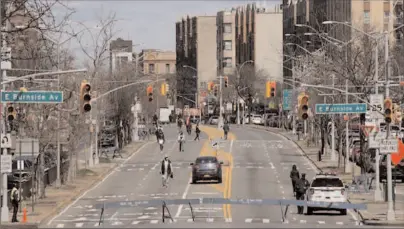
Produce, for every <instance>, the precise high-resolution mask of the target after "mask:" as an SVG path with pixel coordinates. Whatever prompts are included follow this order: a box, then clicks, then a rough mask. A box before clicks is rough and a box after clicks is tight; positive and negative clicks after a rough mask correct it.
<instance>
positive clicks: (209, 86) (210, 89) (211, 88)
mask: <svg viewBox="0 0 404 229" xmlns="http://www.w3.org/2000/svg"><path fill="white" fill-rule="evenodd" d="M214 86H215V84H214V83H213V82H209V83H208V91H212V90H213V87H214Z"/></svg>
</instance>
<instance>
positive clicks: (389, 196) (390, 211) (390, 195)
mask: <svg viewBox="0 0 404 229" xmlns="http://www.w3.org/2000/svg"><path fill="white" fill-rule="evenodd" d="M384 39H385V41H384V44H385V47H384V49H385V62H386V73H387V74H386V84H385V85H386V99H387V98H389V96H390V90H389V86H390V85H389V79H390V60H389V36H388V33H385V34H384ZM386 131H387V133H386V139H389V137H390V123H389V122H386ZM391 153H392V152H389V153H388V154H387V160H386V163H387V190H386V191H387V200H388V208H387V220H388V221H395V220H396V215H395V212H394V205H393V182H392V172H391Z"/></svg>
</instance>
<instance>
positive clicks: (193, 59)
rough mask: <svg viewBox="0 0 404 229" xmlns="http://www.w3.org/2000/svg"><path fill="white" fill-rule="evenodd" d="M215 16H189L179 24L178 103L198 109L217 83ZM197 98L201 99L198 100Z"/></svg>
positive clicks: (177, 26) (177, 43)
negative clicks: (198, 103)
mask: <svg viewBox="0 0 404 229" xmlns="http://www.w3.org/2000/svg"><path fill="white" fill-rule="evenodd" d="M216 33H217V31H216V16H195V17H189V16H186V17H184V18H182V20H181V21H179V22H177V23H176V72H177V74H178V76H177V95H178V98H177V102H178V104H179V106H180V107H181V105H189V106H190V107H195V102H194V101H199V102H202V101H203V100H204V98H205V97H206V96H207V84H208V82H209V81H213V80H216V76H217V60H216V58H217V53H216V47H217V46H216V42H217V40H216V35H217V34H216ZM196 94H198V95H199V96H198V98H196Z"/></svg>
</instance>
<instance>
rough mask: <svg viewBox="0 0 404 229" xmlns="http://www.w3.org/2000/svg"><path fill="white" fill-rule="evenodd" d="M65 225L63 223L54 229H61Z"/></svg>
mask: <svg viewBox="0 0 404 229" xmlns="http://www.w3.org/2000/svg"><path fill="white" fill-rule="evenodd" d="M64 226H65V225H64V224H63V223H59V224H58V225H56V228H63V227H64Z"/></svg>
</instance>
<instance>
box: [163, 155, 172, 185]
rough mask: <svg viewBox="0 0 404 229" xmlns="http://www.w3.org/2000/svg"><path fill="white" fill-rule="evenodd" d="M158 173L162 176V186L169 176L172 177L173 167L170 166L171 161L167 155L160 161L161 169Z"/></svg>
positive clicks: (166, 182)
mask: <svg viewBox="0 0 404 229" xmlns="http://www.w3.org/2000/svg"><path fill="white" fill-rule="evenodd" d="M160 174H161V176H162V182H163V187H165V188H166V187H167V185H168V180H169V178H174V175H173V169H172V166H171V161H170V160H169V159H168V157H167V156H165V157H164V160H163V161H161V171H160Z"/></svg>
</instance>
